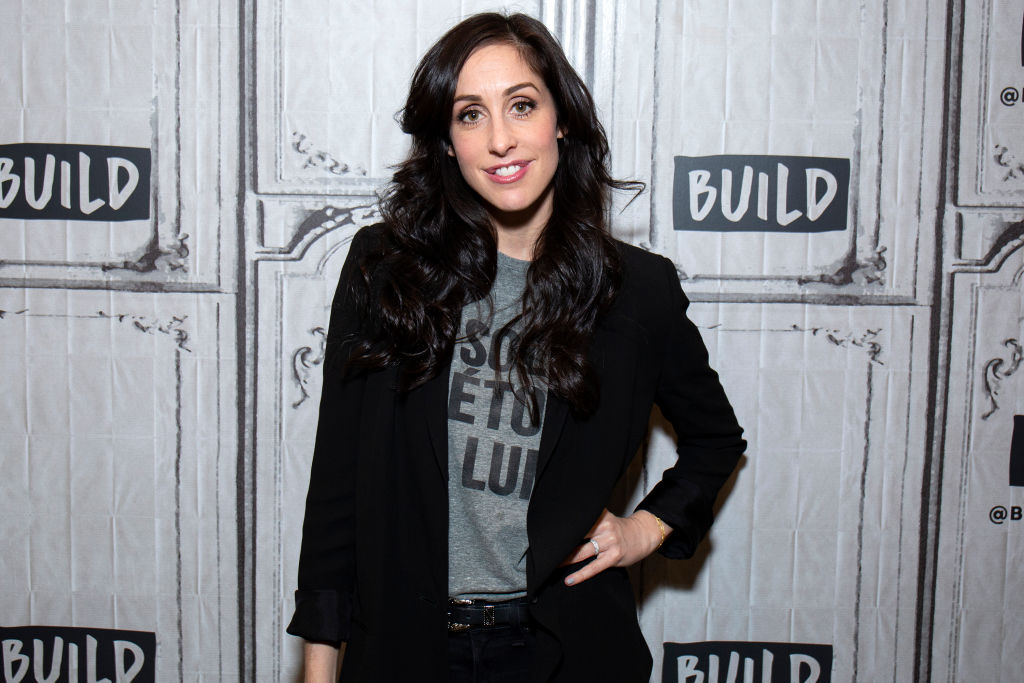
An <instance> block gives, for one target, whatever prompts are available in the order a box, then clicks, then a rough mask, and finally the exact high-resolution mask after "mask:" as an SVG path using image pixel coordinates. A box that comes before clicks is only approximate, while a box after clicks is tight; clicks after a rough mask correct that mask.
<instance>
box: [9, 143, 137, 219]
mask: <svg viewBox="0 0 1024 683" xmlns="http://www.w3.org/2000/svg"><path fill="white" fill-rule="evenodd" d="M150 156H151V155H150V151H149V150H148V149H146V148H145V147H106V146H103V145H62V144H50V143H33V142H22V143H17V144H13V145H0V218H22V219H25V218H27V219H50V220H53V219H57V220H78V221H133V220H145V219H148V218H149V178H150Z"/></svg>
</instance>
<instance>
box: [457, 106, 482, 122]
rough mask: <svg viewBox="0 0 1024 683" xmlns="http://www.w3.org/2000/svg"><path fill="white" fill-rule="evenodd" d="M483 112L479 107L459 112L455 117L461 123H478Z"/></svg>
mask: <svg viewBox="0 0 1024 683" xmlns="http://www.w3.org/2000/svg"><path fill="white" fill-rule="evenodd" d="M481 116H483V114H482V113H481V112H480V110H479V109H466V110H464V111H462V112H460V113H459V115H458V116H456V117H455V118H456V119H457V120H458V121H460V122H461V123H476V122H477V121H479V120H480V117H481Z"/></svg>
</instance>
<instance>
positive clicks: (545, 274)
mask: <svg viewBox="0 0 1024 683" xmlns="http://www.w3.org/2000/svg"><path fill="white" fill-rule="evenodd" d="M493 44H507V45H511V46H513V47H515V48H517V49H518V50H519V51H520V53H521V55H522V57H523V59H524V61H525V62H526V63H527V64H528V65H529V66H530V68H531V69H532V70H533V71H535V72H536V73H537V74H538V75H540V76H541V78H543V79H544V84H545V85H546V86H547V88H548V90H550V92H551V94H552V96H553V98H554V102H555V105H556V108H557V111H558V125H559V127H560V129H561V130H563V131H565V137H564V139H560V140H559V159H558V167H557V169H556V171H555V175H554V179H553V180H552V182H553V183H554V198H553V199H554V200H553V205H554V206H553V210H552V214H551V218H550V220H549V221H548V223H547V225H546V226H545V227H544V229H543V231H542V232H541V235H540V237H539V239H538V241H537V244H536V245H535V248H534V260H533V261H532V262H531V264H530V267H529V270H528V272H527V282H526V289H525V291H524V293H523V307H522V311H521V313H520V314H519V316H517V318H516V319H515V320H513V322H511V323H509V325H512V324H516V323H517V322H518V324H519V326H520V329H519V331H518V334H516V335H512V336H511V337H510V338H511V340H512V342H511V347H510V349H509V352H510V360H511V361H512V367H513V368H515V370H516V372H517V374H518V375H519V378H520V381H521V382H523V384H524V385H525V389H526V395H527V396H533V395H534V394H533V391H532V388H533V384H532V380H531V377H530V372H534V373H536V372H537V371H538V370H540V374H541V376H542V377H543V379H544V382H545V383H546V384H547V387H548V390H549V391H551V392H554V393H555V394H556V395H558V396H560V397H562V398H563V399H565V400H566V401H567V402H568V403H569V404H570V406H571V407H572V409H573V410H574V412H576V413H577V414H581V415H588V414H592V413H593V411H594V410H595V409H596V407H597V403H598V398H599V385H598V379H597V376H596V373H595V371H594V368H593V367H591V364H590V363H589V361H588V360H587V355H586V351H587V347H588V343H589V341H590V338H591V336H592V334H593V332H594V327H595V325H596V324H597V320H598V318H599V316H600V315H601V313H602V312H603V311H604V310H606V309H607V307H608V306H609V305H610V304H611V302H612V300H613V298H614V297H615V294H616V292H617V291H618V289H619V286H620V284H621V279H622V269H621V264H620V259H619V253H618V250H617V248H616V246H615V243H614V241H613V240H612V238H611V236H610V234H609V226H608V220H607V209H608V200H609V191H610V190H611V189H629V190H633V191H635V192H636V193H639V192H640V191H642V190H643V187H644V185H643V183H639V182H635V181H629V182H627V181H618V180H615V179H614V178H612V177H611V175H610V174H609V171H608V166H607V157H608V141H607V138H606V137H605V133H604V129H603V128H602V126H601V124H600V122H599V121H598V120H597V115H596V113H595V107H594V101H593V98H592V97H591V95H590V92H589V91H588V90H587V87H586V85H584V83H583V81H582V79H580V77H579V76H578V75H577V74H576V72H575V71H574V70H573V68H572V66H571V65H570V64H569V61H568V60H567V59H566V57H565V54H564V53H563V52H562V49H561V47H560V46H559V44H558V42H557V41H555V39H554V38H553V37H552V36H551V34H550V33H549V32H548V30H547V29H546V28H545V27H544V25H543V24H542V23H541V22H539V21H537V20H536V19H533V18H532V17H529V16H526V15H523V14H513V15H510V16H504V15H501V14H495V13H485V14H477V15H474V16H471V17H469V18H468V19H465V20H464V21H462V22H460V23H459V24H457V25H456V26H454V27H453V28H452V29H451V30H449V31H448V32H447V33H446V34H445V35H444V36H443V37H441V39H440V40H438V41H437V43H435V44H434V45H433V47H431V48H430V50H428V51H427V53H426V55H425V56H424V57H423V60H422V61H421V62H420V64H419V66H418V67H417V68H416V71H415V73H414V74H413V78H412V84H411V86H410V88H409V97H408V99H407V100H406V103H405V107H404V108H403V109H402V111H401V113H400V121H401V126H402V130H403V131H404V132H405V133H407V134H409V135H410V136H411V137H412V146H411V150H410V152H409V156H408V158H407V159H406V160H405V161H403V162H402V163H400V164H399V165H398V166H397V167H396V170H395V173H394V176H393V178H392V181H391V183H390V185H389V186H388V187H387V189H386V190H385V192H384V194H383V195H382V196H381V203H380V206H381V212H382V214H383V217H384V222H385V225H386V227H385V235H384V243H383V244H382V248H381V249H379V250H376V251H374V252H373V253H370V254H368V255H367V256H366V257H364V259H363V262H362V263H361V271H362V274H363V278H364V281H365V282H364V284H365V289H364V291H363V296H362V297H361V299H362V301H361V303H362V305H361V308H362V313H363V315H364V316H365V318H364V319H365V320H367V322H369V323H370V324H369V325H367V326H365V327H364V332H363V333H362V334H363V338H359V339H356V340H354V341H355V344H354V346H353V350H352V353H351V355H350V362H351V363H352V364H353V365H354V367H357V368H366V369H373V368H383V367H387V366H392V365H398V366H399V387H398V388H399V389H400V390H402V391H408V390H411V389H414V388H416V387H417V386H420V385H421V384H423V383H424V382H426V381H427V380H428V379H430V378H431V377H434V376H436V375H437V374H438V373H439V372H440V371H441V370H442V368H443V367H444V366H445V365H446V364H447V362H448V359H449V358H450V357H451V354H452V350H453V348H454V344H455V341H456V337H457V335H458V331H459V330H458V328H459V320H460V314H461V310H462V308H463V306H464V305H466V304H467V303H471V302H473V301H478V300H481V299H483V298H485V297H487V296H488V294H489V292H490V290H491V286H492V284H493V283H494V279H495V275H496V272H497V237H496V232H495V229H494V226H493V225H492V222H491V219H490V216H489V214H488V212H487V208H486V206H485V204H484V203H483V201H482V200H481V198H480V197H479V195H477V194H476V192H475V191H474V190H473V189H471V188H470V186H469V185H468V184H467V183H466V181H465V179H464V178H463V177H462V174H461V172H460V171H459V166H458V163H457V162H456V160H455V159H454V158H452V157H451V156H450V155H449V154H448V149H449V145H450V143H451V141H450V137H449V130H450V126H451V121H452V108H453V104H454V99H455V87H456V84H457V82H458V79H459V72H460V71H461V70H462V67H463V65H464V64H465V62H466V60H467V59H468V58H469V56H470V54H472V53H473V51H474V50H476V49H478V48H480V47H483V46H485V45H493ZM369 292H373V295H372V296H370V295H369ZM528 370H529V371H528ZM531 403H532V405H531V406H530V409H531V413H533V415H534V418H535V419H536V412H537V405H536V400H535V399H534V400H533V401H532V402H531Z"/></svg>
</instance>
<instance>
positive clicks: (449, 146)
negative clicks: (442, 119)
mask: <svg viewBox="0 0 1024 683" xmlns="http://www.w3.org/2000/svg"><path fill="white" fill-rule="evenodd" d="M448 156H450V157H454V156H455V148H454V147H452V145H451V143H448Z"/></svg>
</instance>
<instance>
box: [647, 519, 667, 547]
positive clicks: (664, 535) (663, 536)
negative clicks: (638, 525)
mask: <svg viewBox="0 0 1024 683" xmlns="http://www.w3.org/2000/svg"><path fill="white" fill-rule="evenodd" d="M647 513H648V514H649V515H650V516H651V517H654V521H655V522H657V523H658V533H660V534H661V542H660V543H658V546H657V548H655V550H657V549H658V548H660V547H661V546H662V545H663V544H664V543H665V539H666V538H668V532H667V531H665V522H663V521H661V517H659V516H658V515H656V514H654V513H653V512H651V511H650V510H648V511H647Z"/></svg>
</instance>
